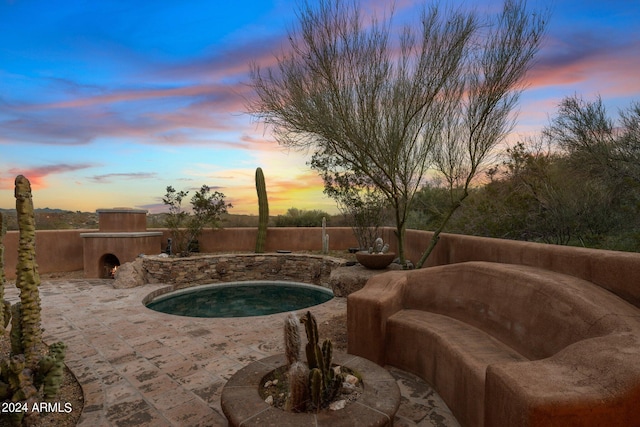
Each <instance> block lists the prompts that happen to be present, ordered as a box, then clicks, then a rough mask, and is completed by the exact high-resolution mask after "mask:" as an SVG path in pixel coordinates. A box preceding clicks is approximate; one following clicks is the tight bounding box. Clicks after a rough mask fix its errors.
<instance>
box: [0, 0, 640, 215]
mask: <svg viewBox="0 0 640 427" xmlns="http://www.w3.org/2000/svg"><path fill="white" fill-rule="evenodd" d="M0 1H1V3H0V34H2V38H0V58H1V60H0V207H1V208H10V207H13V206H14V203H15V202H14V199H13V190H12V188H13V179H14V178H15V176H16V175H18V174H24V175H25V176H27V177H28V178H29V179H30V180H31V181H32V184H33V187H34V202H35V204H36V206H37V207H51V208H63V209H70V210H83V211H93V210H95V209H97V208H108V207H116V206H129V207H141V208H146V209H150V210H151V211H156V210H157V209H158V208H159V207H161V205H162V204H161V201H160V198H161V197H162V195H163V194H164V192H165V191H164V190H165V188H166V186H167V185H172V186H174V187H176V188H177V189H184V190H189V189H196V188H199V187H200V186H201V185H202V184H207V185H209V186H211V187H214V188H216V189H218V190H219V191H222V192H224V193H225V194H226V196H227V199H228V200H229V201H231V203H233V204H234V206H235V207H234V209H232V210H231V212H232V213H256V212H257V197H256V194H255V187H254V181H253V177H254V171H255V168H256V167H258V166H260V167H262V168H263V170H264V172H265V176H266V181H267V190H268V192H269V201H270V206H271V212H272V213H273V214H277V213H282V212H284V211H286V209H287V208H289V207H294V206H295V207H298V208H303V209H316V208H317V209H324V210H328V211H334V210H335V208H334V203H333V202H332V201H331V200H329V199H327V198H326V197H325V196H324V195H323V194H322V183H321V180H320V179H319V178H318V177H317V176H316V174H315V173H314V172H313V171H311V170H310V169H309V168H308V167H307V165H306V160H307V158H306V157H305V155H303V154H301V153H295V152H288V151H287V150H285V149H283V148H281V147H279V146H278V145H277V144H276V143H275V142H274V141H273V138H272V137H271V135H270V133H269V131H268V130H266V131H265V129H264V128H263V127H262V126H261V125H260V124H259V123H256V122H255V121H254V120H252V119H251V117H250V116H248V115H247V114H245V110H246V107H245V105H246V99H248V98H249V97H251V92H250V90H249V88H248V87H247V85H246V83H247V82H248V69H249V63H250V62H251V61H256V62H257V63H259V64H261V65H265V66H268V65H270V64H272V63H273V55H274V53H277V52H279V51H280V50H281V49H282V48H283V47H284V46H285V42H286V35H287V29H289V28H291V27H292V26H293V25H294V23H295V14H294V11H293V9H292V3H291V2H285V1H241V2H219V1H189V2H178V1H162V0H160V1H142V0H140V1H134V2H130V1H104V0H101V1H95V2H86V1H62V2H55V3H51V2H44V1H21V0H13V1H7V0H0ZM454 3H460V4H463V3H462V2H454ZM385 4H386V2H383V1H379V0H377V1H363V2H362V5H363V7H364V8H365V9H367V10H375V11H381V10H383V9H384V6H385ZM421 4H422V3H421V2H412V1H409V0H404V1H397V2H396V14H397V16H398V17H399V18H401V17H405V16H411V15H412V14H413V12H414V11H415V10H418V9H419V7H420V5H421ZM467 4H468V2H467ZM474 4H475V3H474ZM484 4H485V5H486V7H488V8H496V7H499V6H500V5H501V2H495V1H491V0H486V1H485V3H484ZM54 5H55V6H54ZM530 5H531V6H532V7H537V6H541V7H547V6H548V7H550V8H551V9H552V13H553V14H552V17H551V22H550V25H549V30H548V35H547V39H546V41H545V43H544V45H543V48H542V50H541V51H540V53H539V55H538V57H537V63H536V65H535V67H534V68H533V69H532V71H531V72H530V74H529V78H528V83H529V88H528V89H527V91H525V93H524V94H523V96H522V98H521V102H520V104H519V111H520V113H519V121H518V126H517V128H516V129H515V130H514V134H513V137H512V138H519V137H520V136H523V135H529V134H533V133H536V132H539V131H540V130H541V129H542V127H543V126H544V125H545V124H547V123H548V119H549V117H550V116H552V115H553V114H554V112H555V109H556V106H557V104H558V102H559V101H560V100H561V99H562V98H563V97H565V96H571V95H574V94H578V95H581V96H583V97H584V98H585V99H593V98H594V97H595V96H596V95H598V94H600V95H601V96H602V98H603V100H604V102H605V104H606V105H607V107H609V109H610V110H611V112H612V113H614V114H615V113H616V111H617V109H618V108H621V107H625V106H627V105H629V104H630V103H631V102H632V101H634V100H636V101H640V73H639V72H638V71H637V70H639V69H640V24H638V22H640V2H638V1H630V0H627V1H620V0H618V1H615V0H614V1H608V2H600V1H579V0H575V1H574V0H571V1H562V0H556V1H555V2H553V3H544V2H536V3H535V4H534V3H533V2H530ZM480 10H483V9H482V6H481V7H480Z"/></svg>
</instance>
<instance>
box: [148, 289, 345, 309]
mask: <svg viewBox="0 0 640 427" xmlns="http://www.w3.org/2000/svg"><path fill="white" fill-rule="evenodd" d="M331 298H333V292H332V291H331V290H330V289H327V288H323V287H321V286H316V285H308V284H306V283H299V282H285V281H264V280H259V281H249V282H229V283H216V284H211V285H201V286H196V287H193V288H188V289H181V290H179V291H174V292H169V293H165V294H162V295H159V296H157V297H155V298H153V299H152V300H151V301H149V302H147V303H146V304H145V305H146V306H147V308H149V309H151V310H155V311H159V312H162V313H167V314H175V315H178V316H188V317H252V316H265V315H268V314H275V313H282V312H287V311H295V310H300V309H303V308H306V307H311V306H314V305H318V304H322V303H324V302H327V301H329V300H330V299H331Z"/></svg>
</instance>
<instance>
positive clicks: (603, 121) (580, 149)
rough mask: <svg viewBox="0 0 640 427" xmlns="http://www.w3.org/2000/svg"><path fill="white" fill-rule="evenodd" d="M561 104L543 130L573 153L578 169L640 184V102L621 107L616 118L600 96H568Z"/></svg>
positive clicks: (628, 182) (546, 134) (568, 151)
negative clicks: (588, 98) (587, 99)
mask: <svg viewBox="0 0 640 427" xmlns="http://www.w3.org/2000/svg"><path fill="white" fill-rule="evenodd" d="M559 107H560V108H559V109H558V115H557V116H556V117H555V118H554V119H553V120H552V122H551V124H550V126H549V127H548V128H547V129H545V132H544V133H545V136H547V137H548V138H549V139H551V141H553V142H555V143H557V144H558V145H559V146H560V147H561V148H563V149H564V150H565V151H566V152H567V153H569V154H571V156H572V158H573V159H574V161H575V164H576V166H577V169H581V170H586V171H587V172H588V173H589V174H590V175H591V174H596V175H609V176H610V177H613V178H617V179H621V180H622V181H623V183H625V182H626V183H627V184H633V185H636V186H637V185H639V184H640V103H639V102H634V103H632V104H631V105H630V106H629V107H627V108H626V109H624V110H621V111H620V113H619V115H620V119H619V120H618V121H617V122H616V121H614V120H613V119H611V118H610V117H609V115H608V113H607V110H606V107H605V106H604V104H603V103H602V99H601V98H600V97H598V98H597V99H596V100H595V101H593V102H587V101H584V100H582V99H581V98H579V97H578V96H572V97H567V98H565V99H563V100H562V101H561V102H560V106H559Z"/></svg>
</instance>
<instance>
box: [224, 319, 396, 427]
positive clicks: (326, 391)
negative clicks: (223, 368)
mask: <svg viewBox="0 0 640 427" xmlns="http://www.w3.org/2000/svg"><path fill="white" fill-rule="evenodd" d="M301 322H302V324H304V328H305V332H306V335H307V340H308V343H307V344H306V346H305V354H306V362H304V361H302V360H301V358H300V353H301V351H300V350H301V346H302V344H301V339H300V333H299V325H300V323H301ZM284 336H285V354H279V355H276V356H271V357H267V358H265V359H262V360H258V361H256V362H253V363H251V364H250V365H248V366H246V367H244V368H243V369H241V370H240V371H238V372H236V373H235V374H234V375H233V376H232V377H231V378H230V379H229V381H228V382H227V384H226V385H225V386H224V388H223V390H222V396H221V406H222V410H223V412H224V414H225V415H226V417H227V420H228V421H229V425H230V426H239V425H242V426H245V427H248V426H262V425H291V426H298V425H326V426H337V425H353V423H354V420H359V421H361V422H363V423H364V424H366V425H371V426H386V425H392V424H393V419H394V416H395V413H396V411H397V410H398V406H399V405H400V390H399V389H398V385H397V384H396V382H395V380H394V378H393V377H392V376H391V374H389V372H387V371H386V370H385V369H383V368H381V367H379V366H378V365H376V364H375V363H373V362H371V361H368V360H366V359H363V358H361V357H358V356H353V355H348V354H341V353H337V354H334V352H333V345H332V343H331V341H330V340H324V342H322V344H320V341H319V339H318V326H317V321H316V319H315V317H314V316H313V315H312V314H311V313H310V312H307V313H306V314H305V315H304V316H303V318H302V319H301V320H300V321H299V320H298V318H297V317H296V316H295V314H290V315H289V316H287V318H286V320H285V326H284ZM368 379H369V380H368ZM354 401H355V402H357V404H349V403H350V402H354Z"/></svg>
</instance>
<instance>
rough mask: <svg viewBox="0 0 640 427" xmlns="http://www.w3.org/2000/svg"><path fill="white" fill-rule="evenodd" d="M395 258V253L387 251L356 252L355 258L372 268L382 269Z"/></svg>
mask: <svg viewBox="0 0 640 427" xmlns="http://www.w3.org/2000/svg"><path fill="white" fill-rule="evenodd" d="M395 258H396V254H395V253H394V252H388V253H386V254H370V253H369V252H364V251H360V252H356V259H357V260H358V262H359V263H360V264H362V265H363V266H365V267H366V268H370V269H372V270H382V269H383V268H387V266H388V265H389V264H391V263H392V262H393V260H394V259H395Z"/></svg>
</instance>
